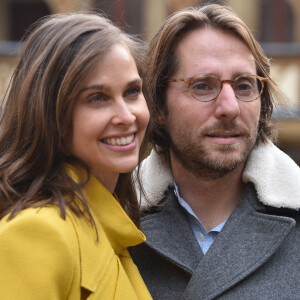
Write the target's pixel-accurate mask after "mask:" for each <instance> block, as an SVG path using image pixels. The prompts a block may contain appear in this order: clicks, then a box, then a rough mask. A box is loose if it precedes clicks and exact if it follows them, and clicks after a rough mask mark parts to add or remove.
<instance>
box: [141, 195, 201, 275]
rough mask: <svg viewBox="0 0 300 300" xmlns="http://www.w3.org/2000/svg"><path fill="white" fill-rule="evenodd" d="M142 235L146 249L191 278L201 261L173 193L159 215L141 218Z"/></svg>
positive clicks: (191, 233)
mask: <svg viewBox="0 0 300 300" xmlns="http://www.w3.org/2000/svg"><path fill="white" fill-rule="evenodd" d="M179 228H180V230H178V229H179ZM142 231H143V232H144V233H145V235H146V237H147V241H146V244H147V245H148V246H150V247H151V248H152V249H154V251H156V252H158V253H159V254H160V255H162V256H164V257H166V258H167V259H168V260H171V261H173V262H174V263H175V264H176V265H177V266H179V267H181V268H182V269H184V270H185V271H186V272H188V273H190V274H192V273H193V272H194V270H195V269H196V267H197V265H198V264H199V261H200V260H201V258H202V257H203V253H202V251H201V249H200V247H199V245H198V242H197V241H196V239H195V236H194V234H193V232H192V230H191V228H190V226H189V225H188V222H187V221H186V217H185V215H184V213H183V212H182V209H181V208H180V205H179V203H178V202H177V200H176V198H175V195H174V192H173V190H169V198H168V202H167V203H166V204H165V205H164V206H163V208H162V211H161V212H159V213H155V214H152V215H149V216H147V217H144V218H143V220H142ZM183 244H184V246H183Z"/></svg>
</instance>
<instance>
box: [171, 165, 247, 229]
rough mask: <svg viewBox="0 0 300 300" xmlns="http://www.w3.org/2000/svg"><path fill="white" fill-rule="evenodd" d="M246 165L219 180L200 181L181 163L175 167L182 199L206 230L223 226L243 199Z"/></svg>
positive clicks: (173, 166) (200, 179)
mask: <svg viewBox="0 0 300 300" xmlns="http://www.w3.org/2000/svg"><path fill="white" fill-rule="evenodd" d="M243 170H244V165H243V166H240V167H238V168H237V169H235V170H233V171H231V172H229V173H228V174H226V175H224V176H223V177H221V178H218V179H210V180H208V179H207V178H205V179H203V178H200V177H198V176H196V175H194V174H192V173H191V172H189V171H188V170H186V169H185V168H183V167H182V166H181V165H180V164H172V173H173V177H174V180H175V182H176V184H177V186H178V189H179V193H180V195H181V197H182V198H183V199H184V200H185V201H186V202H187V203H188V204H189V205H190V207H191V208H192V209H193V211H194V213H195V214H196V216H197V217H198V219H199V220H200V221H201V223H202V224H203V226H204V227H205V229H206V231H210V230H211V229H213V228H214V227H216V226H217V225H218V224H220V223H222V222H223V221H225V220H226V219H228V217H229V216H230V214H231V213H232V211H233V210H234V208H235V206H236V204H237V202H238V201H239V199H240V198H241V196H242V193H243V190H244V183H243V182H242V173H243Z"/></svg>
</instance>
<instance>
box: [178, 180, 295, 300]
mask: <svg viewBox="0 0 300 300" xmlns="http://www.w3.org/2000/svg"><path fill="white" fill-rule="evenodd" d="M256 201H257V194H256V191H255V190H254V188H253V185H252V184H248V185H247V188H246V190H245V192H244V194H243V196H242V198H241V200H240V201H239V203H238V204H237V206H236V208H235V210H234V211H233V213H232V214H231V216H230V217H229V219H228V220H227V222H226V224H225V226H224V228H223V230H222V231H221V232H220V233H219V234H218V236H217V238H216V240H215V242H214V243H213V244H212V246H211V247H210V249H209V251H208V252H207V254H206V255H205V257H204V258H203V259H202V260H201V261H200V263H199V264H198V266H197V268H196V270H195V272H194V273H193V276H192V278H191V280H190V282H189V284H188V286H187V288H186V290H185V292H184V297H183V299H200V298H201V299H206V300H208V299H215V298H217V297H218V296H219V295H221V294H222V293H224V292H225V291H226V290H228V289H230V288H231V287H232V286H234V285H236V284H237V283H239V282H241V281H242V280H243V279H245V278H246V277H247V276H249V275H250V274H251V273H253V272H255V270H257V269H258V268H259V267H261V266H262V265H263V264H265V263H266V262H267V261H269V260H270V259H271V257H272V256H274V254H275V253H276V251H277V250H278V248H279V247H280V246H281V245H282V244H283V243H284V240H285V239H286V238H287V236H288V235H289V234H290V232H291V230H292V229H293V228H294V227H295V224H296V222H295V220H294V219H292V218H289V217H283V216H276V215H269V214H265V213H261V212H258V211H256V210H255V208H254V207H253V203H254V202H256ZM216 266H217V267H216Z"/></svg>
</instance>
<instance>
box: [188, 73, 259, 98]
mask: <svg viewBox="0 0 300 300" xmlns="http://www.w3.org/2000/svg"><path fill="white" fill-rule="evenodd" d="M231 86H232V88H233V91H234V93H235V96H236V97H237V98H238V99H239V100H242V101H252V100H255V99H256V98H258V97H259V95H260V93H261V90H262V82H261V81H260V79H259V78H258V77H256V76H241V77H238V78H236V79H235V80H234V81H233V82H232V83H231ZM221 89H222V82H221V81H220V80H219V79H217V78H215V77H212V76H199V77H196V78H194V79H193V80H192V82H191V83H190V90H191V93H192V95H193V96H194V97H195V98H196V99H198V100H200V101H211V100H213V99H215V98H216V97H217V96H218V94H219V93H220V91H221Z"/></svg>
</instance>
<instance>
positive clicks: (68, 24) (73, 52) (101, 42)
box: [0, 13, 143, 225]
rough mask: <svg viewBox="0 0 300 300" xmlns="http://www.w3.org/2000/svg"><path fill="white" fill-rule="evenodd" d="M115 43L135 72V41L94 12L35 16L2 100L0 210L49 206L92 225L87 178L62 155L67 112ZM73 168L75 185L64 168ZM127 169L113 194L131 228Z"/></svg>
mask: <svg viewBox="0 0 300 300" xmlns="http://www.w3.org/2000/svg"><path fill="white" fill-rule="evenodd" d="M115 43H122V44H124V45H125V46H127V47H128V48H129V49H130V51H131V53H132V55H133V57H134V59H135V61H136V64H137V68H138V71H139V73H140V75H141V72H142V69H141V57H142V54H143V53H142V52H143V46H142V44H141V42H140V41H139V40H137V39H135V38H133V37H131V36H128V35H127V34H125V33H124V32H122V31H121V30H120V29H119V28H117V27H116V26H114V25H113V24H112V23H111V22H110V21H109V20H108V19H106V18H105V17H103V16H100V15H96V14H75V13H73V14H60V15H52V16H48V17H46V18H44V19H42V20H40V21H38V22H37V23H36V24H34V26H33V27H32V29H31V31H30V34H29V35H28V36H27V37H26V40H25V43H24V48H23V50H22V53H21V55H20V59H19V62H18V64H17V67H16V69H15V72H14V74H13V76H12V80H11V83H10V86H9V90H8V91H7V93H6V96H5V98H4V100H3V103H2V105H3V108H2V116H1V120H0V128H1V130H0V215H1V216H3V215H5V214H7V213H10V217H9V218H12V217H14V216H15V215H16V214H17V213H18V212H19V211H20V210H22V209H24V208H27V207H32V206H35V207H38V206H44V205H48V204H51V205H57V206H59V208H60V211H61V216H62V217H63V218H65V215H66V208H68V209H70V210H71V211H72V212H73V213H75V214H76V215H77V216H82V217H84V218H86V219H87V220H90V221H91V222H92V223H94V220H93V218H92V215H91V213H90V211H89V207H88V204H87V202H86V200H85V199H84V197H83V195H82V193H81V189H82V187H83V186H84V184H85V183H86V182H87V180H88V178H89V175H90V174H89V170H88V168H87V166H86V165H85V164H84V162H82V161H79V160H78V159H76V158H75V157H72V156H71V155H70V154H69V152H70V151H69V150H68V144H69V139H70V134H71V131H72V114H73V107H74V104H75V101H76V99H77V97H78V93H79V91H80V90H81V89H82V87H83V85H84V82H85V80H86V78H87V77H88V75H89V74H90V73H91V72H92V70H93V68H94V67H95V65H96V64H97V61H98V60H99V59H101V57H103V56H104V54H105V53H106V52H107V51H108V50H109V48H110V47H111V46H112V45H113V44H115ZM67 164H71V165H74V166H80V168H83V170H85V172H82V174H81V177H82V178H80V180H79V182H75V181H74V180H73V179H72V177H71V176H70V174H68V171H67V168H66V165H67ZM130 178H131V176H130V174H122V176H120V178H119V181H118V183H117V188H116V191H117V193H118V197H119V200H120V203H121V205H122V207H123V208H124V209H125V210H126V212H127V214H128V215H129V216H130V217H131V218H132V220H133V221H134V222H135V223H136V224H137V225H138V224H139V211H138V204H137V200H136V196H135V193H134V190H133V188H132V183H131V180H130Z"/></svg>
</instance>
